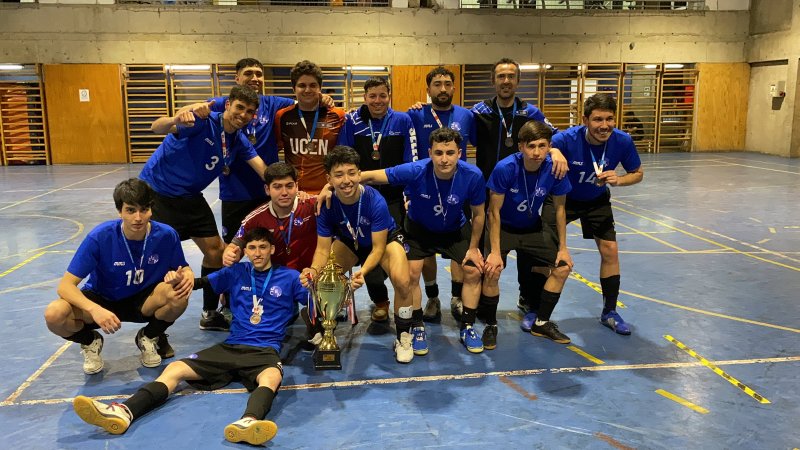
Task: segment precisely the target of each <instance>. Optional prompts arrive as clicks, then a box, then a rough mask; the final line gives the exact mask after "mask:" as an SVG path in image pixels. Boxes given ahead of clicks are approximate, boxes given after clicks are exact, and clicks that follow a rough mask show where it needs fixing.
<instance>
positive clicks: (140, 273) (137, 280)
mask: <svg viewBox="0 0 800 450" xmlns="http://www.w3.org/2000/svg"><path fill="white" fill-rule="evenodd" d="M125 275H126V276H127V277H128V286H130V285H131V282H132V283H133V284H142V281H144V269H136V272H134V271H133V270H129V271H127V272H125Z"/></svg>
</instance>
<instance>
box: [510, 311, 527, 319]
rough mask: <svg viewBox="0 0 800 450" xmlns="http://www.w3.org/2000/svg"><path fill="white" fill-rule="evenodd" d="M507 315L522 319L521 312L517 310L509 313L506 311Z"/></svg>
mask: <svg viewBox="0 0 800 450" xmlns="http://www.w3.org/2000/svg"><path fill="white" fill-rule="evenodd" d="M508 317H511V318H512V319H516V320H522V319H523V317H522V314H520V313H518V312H510V313H508Z"/></svg>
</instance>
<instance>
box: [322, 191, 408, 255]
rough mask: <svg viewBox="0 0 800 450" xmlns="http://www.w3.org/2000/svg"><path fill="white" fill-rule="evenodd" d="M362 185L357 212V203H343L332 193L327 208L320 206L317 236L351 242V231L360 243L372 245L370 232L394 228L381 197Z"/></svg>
mask: <svg viewBox="0 0 800 450" xmlns="http://www.w3.org/2000/svg"><path fill="white" fill-rule="evenodd" d="M362 188H363V189H364V190H363V191H362V192H361V197H360V199H361V201H360V203H361V208H360V209H361V211H360V214H359V202H355V203H353V204H352V205H345V204H343V203H342V202H341V201H339V198H337V197H336V196H335V195H334V196H333V197H332V198H331V207H330V208H326V207H325V205H322V208H321V210H320V213H319V217H317V234H318V235H319V236H322V237H338V238H339V239H342V240H345V241H353V234H357V238H358V245H359V246H361V247H372V232H375V231H383V230H388V231H389V232H391V231H392V230H394V229H395V228H397V225H396V224H395V222H394V219H393V218H392V215H391V214H389V207H388V206H387V205H386V200H384V199H383V196H381V194H379V193H378V191H376V190H375V189H373V188H372V187H371V186H362Z"/></svg>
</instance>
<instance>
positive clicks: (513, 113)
mask: <svg viewBox="0 0 800 450" xmlns="http://www.w3.org/2000/svg"><path fill="white" fill-rule="evenodd" d="M494 103H495V105H497V100H495V101H494ZM511 108H512V109H511V128H509V127H508V125H506V118H505V117H504V116H503V111H501V110H500V105H497V115H498V116H500V123H501V124H502V125H503V128H505V130H506V139H508V138H511V140H512V141H513V140H514V117H515V116H516V115H517V100H516V99H514V104H513V105H512V107H511ZM500 131H501V130H497V160H498V161H500V149H501V148H502V147H501V145H503V144H504V143H503V135H502V133H500Z"/></svg>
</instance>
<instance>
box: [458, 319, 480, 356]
mask: <svg viewBox="0 0 800 450" xmlns="http://www.w3.org/2000/svg"><path fill="white" fill-rule="evenodd" d="M461 343H462V344H464V347H467V350H468V351H469V352H470V353H481V352H482V351H483V341H481V338H480V337H478V333H476V332H475V329H473V328H472V325H467V326H466V328H464V329H463V330H461Z"/></svg>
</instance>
